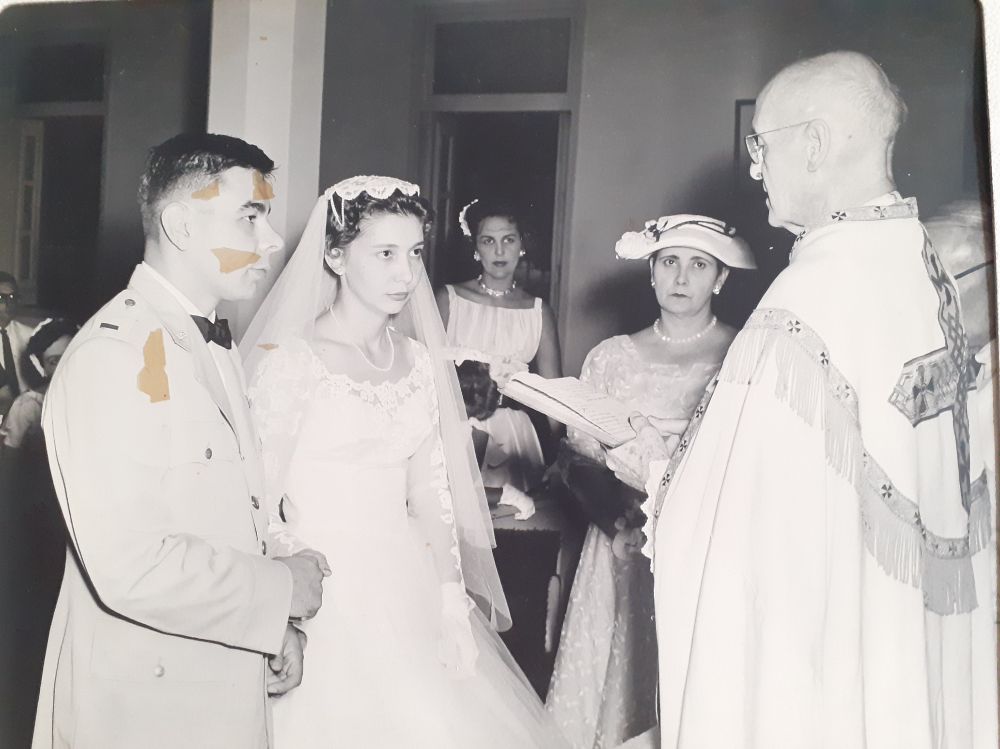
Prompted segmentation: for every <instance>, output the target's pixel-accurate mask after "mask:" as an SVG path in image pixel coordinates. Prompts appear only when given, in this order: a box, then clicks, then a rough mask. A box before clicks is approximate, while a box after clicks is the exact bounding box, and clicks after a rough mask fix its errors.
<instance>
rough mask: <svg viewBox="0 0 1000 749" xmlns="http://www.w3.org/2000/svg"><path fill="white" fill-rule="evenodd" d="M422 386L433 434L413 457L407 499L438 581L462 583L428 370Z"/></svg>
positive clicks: (421, 364)
mask: <svg viewBox="0 0 1000 749" xmlns="http://www.w3.org/2000/svg"><path fill="white" fill-rule="evenodd" d="M425 356H426V354H423V353H420V354H418V361H417V363H415V365H414V366H419V367H422V368H424V369H425V371H426V368H425V366H424V364H425V363H424V361H423V359H424V357H425ZM422 385H423V387H426V388H427V392H428V393H429V395H430V404H431V420H432V427H431V431H430V434H428V435H427V437H426V438H425V439H424V441H423V443H422V444H421V445H420V447H419V448H418V449H417V451H416V452H415V453H414V454H413V456H412V457H411V458H410V461H409V465H408V472H407V487H408V492H407V498H408V500H409V509H410V514H411V516H412V517H413V518H414V520H415V521H416V524H417V526H418V528H419V530H420V533H421V535H422V537H423V540H424V542H425V543H427V544H428V546H429V547H430V550H431V553H432V555H433V557H434V566H435V569H436V570H437V573H438V578H439V582H441V584H445V583H462V582H463V579H462V558H461V554H460V552H459V546H458V533H457V531H456V527H455V511H454V506H453V504H452V497H451V490H450V488H449V484H448V470H447V466H446V465H445V459H444V448H443V447H442V443H441V430H440V423H439V416H438V409H437V398H436V396H435V395H434V384H433V380H431V377H430V374H429V372H428V373H427V377H426V378H422Z"/></svg>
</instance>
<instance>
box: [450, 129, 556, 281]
mask: <svg viewBox="0 0 1000 749" xmlns="http://www.w3.org/2000/svg"><path fill="white" fill-rule="evenodd" d="M560 117H561V114H560V113H559V112H474V113H454V112H440V113H436V114H435V115H434V120H435V121H434V131H435V135H436V137H435V141H436V144H437V145H438V151H439V154H438V155H439V158H437V159H435V163H436V165H437V174H435V175H434V184H435V189H434V190H433V191H432V195H433V196H434V197H435V202H436V203H437V205H436V206H435V207H436V209H437V211H438V217H437V226H438V231H437V232H436V234H435V242H434V248H433V253H434V261H435V262H434V263H433V265H432V272H433V278H432V281H433V282H434V285H435V286H440V285H441V284H445V283H457V282H459V281H464V280H467V279H469V278H472V277H473V276H475V275H476V274H477V273H478V272H479V266H478V264H477V263H476V262H475V261H474V260H473V258H472V249H471V247H470V244H469V241H468V239H467V238H466V237H464V236H463V235H462V233H461V232H460V231H459V230H458V226H457V224H458V214H459V211H461V209H462V206H464V205H466V204H467V203H469V202H470V201H472V200H473V199H476V198H479V199H485V198H492V199H495V200H500V201H503V202H506V203H510V204H512V205H513V206H515V208H516V209H518V210H520V211H521V212H522V213H523V215H524V223H525V226H523V227H520V228H521V231H522V233H524V234H525V235H526V237H525V240H526V250H527V253H528V254H527V255H526V256H525V258H524V261H522V262H521V264H520V266H519V268H518V274H519V276H518V283H519V284H520V285H522V286H523V287H524V288H525V289H526V290H527V291H528V293H530V294H533V295H535V296H540V297H542V298H543V299H548V298H549V296H550V289H551V281H552V258H553V252H552V248H553V228H554V224H555V211H556V187H557V175H558V154H559V131H560Z"/></svg>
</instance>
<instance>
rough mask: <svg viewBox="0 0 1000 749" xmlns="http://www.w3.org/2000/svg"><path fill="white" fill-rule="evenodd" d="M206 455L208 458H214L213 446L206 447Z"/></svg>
mask: <svg viewBox="0 0 1000 749" xmlns="http://www.w3.org/2000/svg"><path fill="white" fill-rule="evenodd" d="M205 457H206V458H207V459H208V460H211V459H212V448H210V447H206V448H205Z"/></svg>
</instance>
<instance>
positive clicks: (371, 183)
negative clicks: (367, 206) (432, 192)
mask: <svg viewBox="0 0 1000 749" xmlns="http://www.w3.org/2000/svg"><path fill="white" fill-rule="evenodd" d="M397 190H398V191H399V192H401V193H402V194H403V195H409V196H411V197H412V196H415V195H419V194H420V188H419V187H417V186H416V185H415V184H413V183H412V182H404V181H403V180H401V179H396V178H395V177H379V176H371V175H365V174H362V175H358V176H357V177H351V178H349V179H344V180H341V181H340V182H338V183H337V184H335V185H334V186H333V187H331V188H329V189H327V191H326V198H327V200H328V201H330V210H331V211H332V212H333V218H334V220H335V221H336V222H337V225H338V226H340V227H343V226H344V207H345V204H347V203H349V202H351V201H352V200H354V199H356V198H357V197H358V196H359V195H361V193H367V194H368V195H369V196H370V197H373V198H376V199H377V200H385V199H386V198H388V197H390V196H391V195H392V194H393V193H394V192H396V191H397Z"/></svg>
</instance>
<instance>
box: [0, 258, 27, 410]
mask: <svg viewBox="0 0 1000 749" xmlns="http://www.w3.org/2000/svg"><path fill="white" fill-rule="evenodd" d="M18 301H19V292H18V288H17V279H15V278H14V276H12V275H11V274H10V273H6V272H4V271H0V422H2V421H3V417H4V416H6V415H7V411H9V410H10V406H11V404H12V403H13V402H14V399H15V398H17V396H18V395H19V394H20V393H21V391H22V390H24V389H25V388H26V387H27V385H26V384H25V382H24V377H23V375H22V374H21V355H22V354H23V352H24V347H25V346H26V345H28V339H29V338H30V337H31V327H30V326H28V325H25V324H24V323H23V322H20V321H19V320H16V319H14V318H15V317H16V316H17V304H18Z"/></svg>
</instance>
